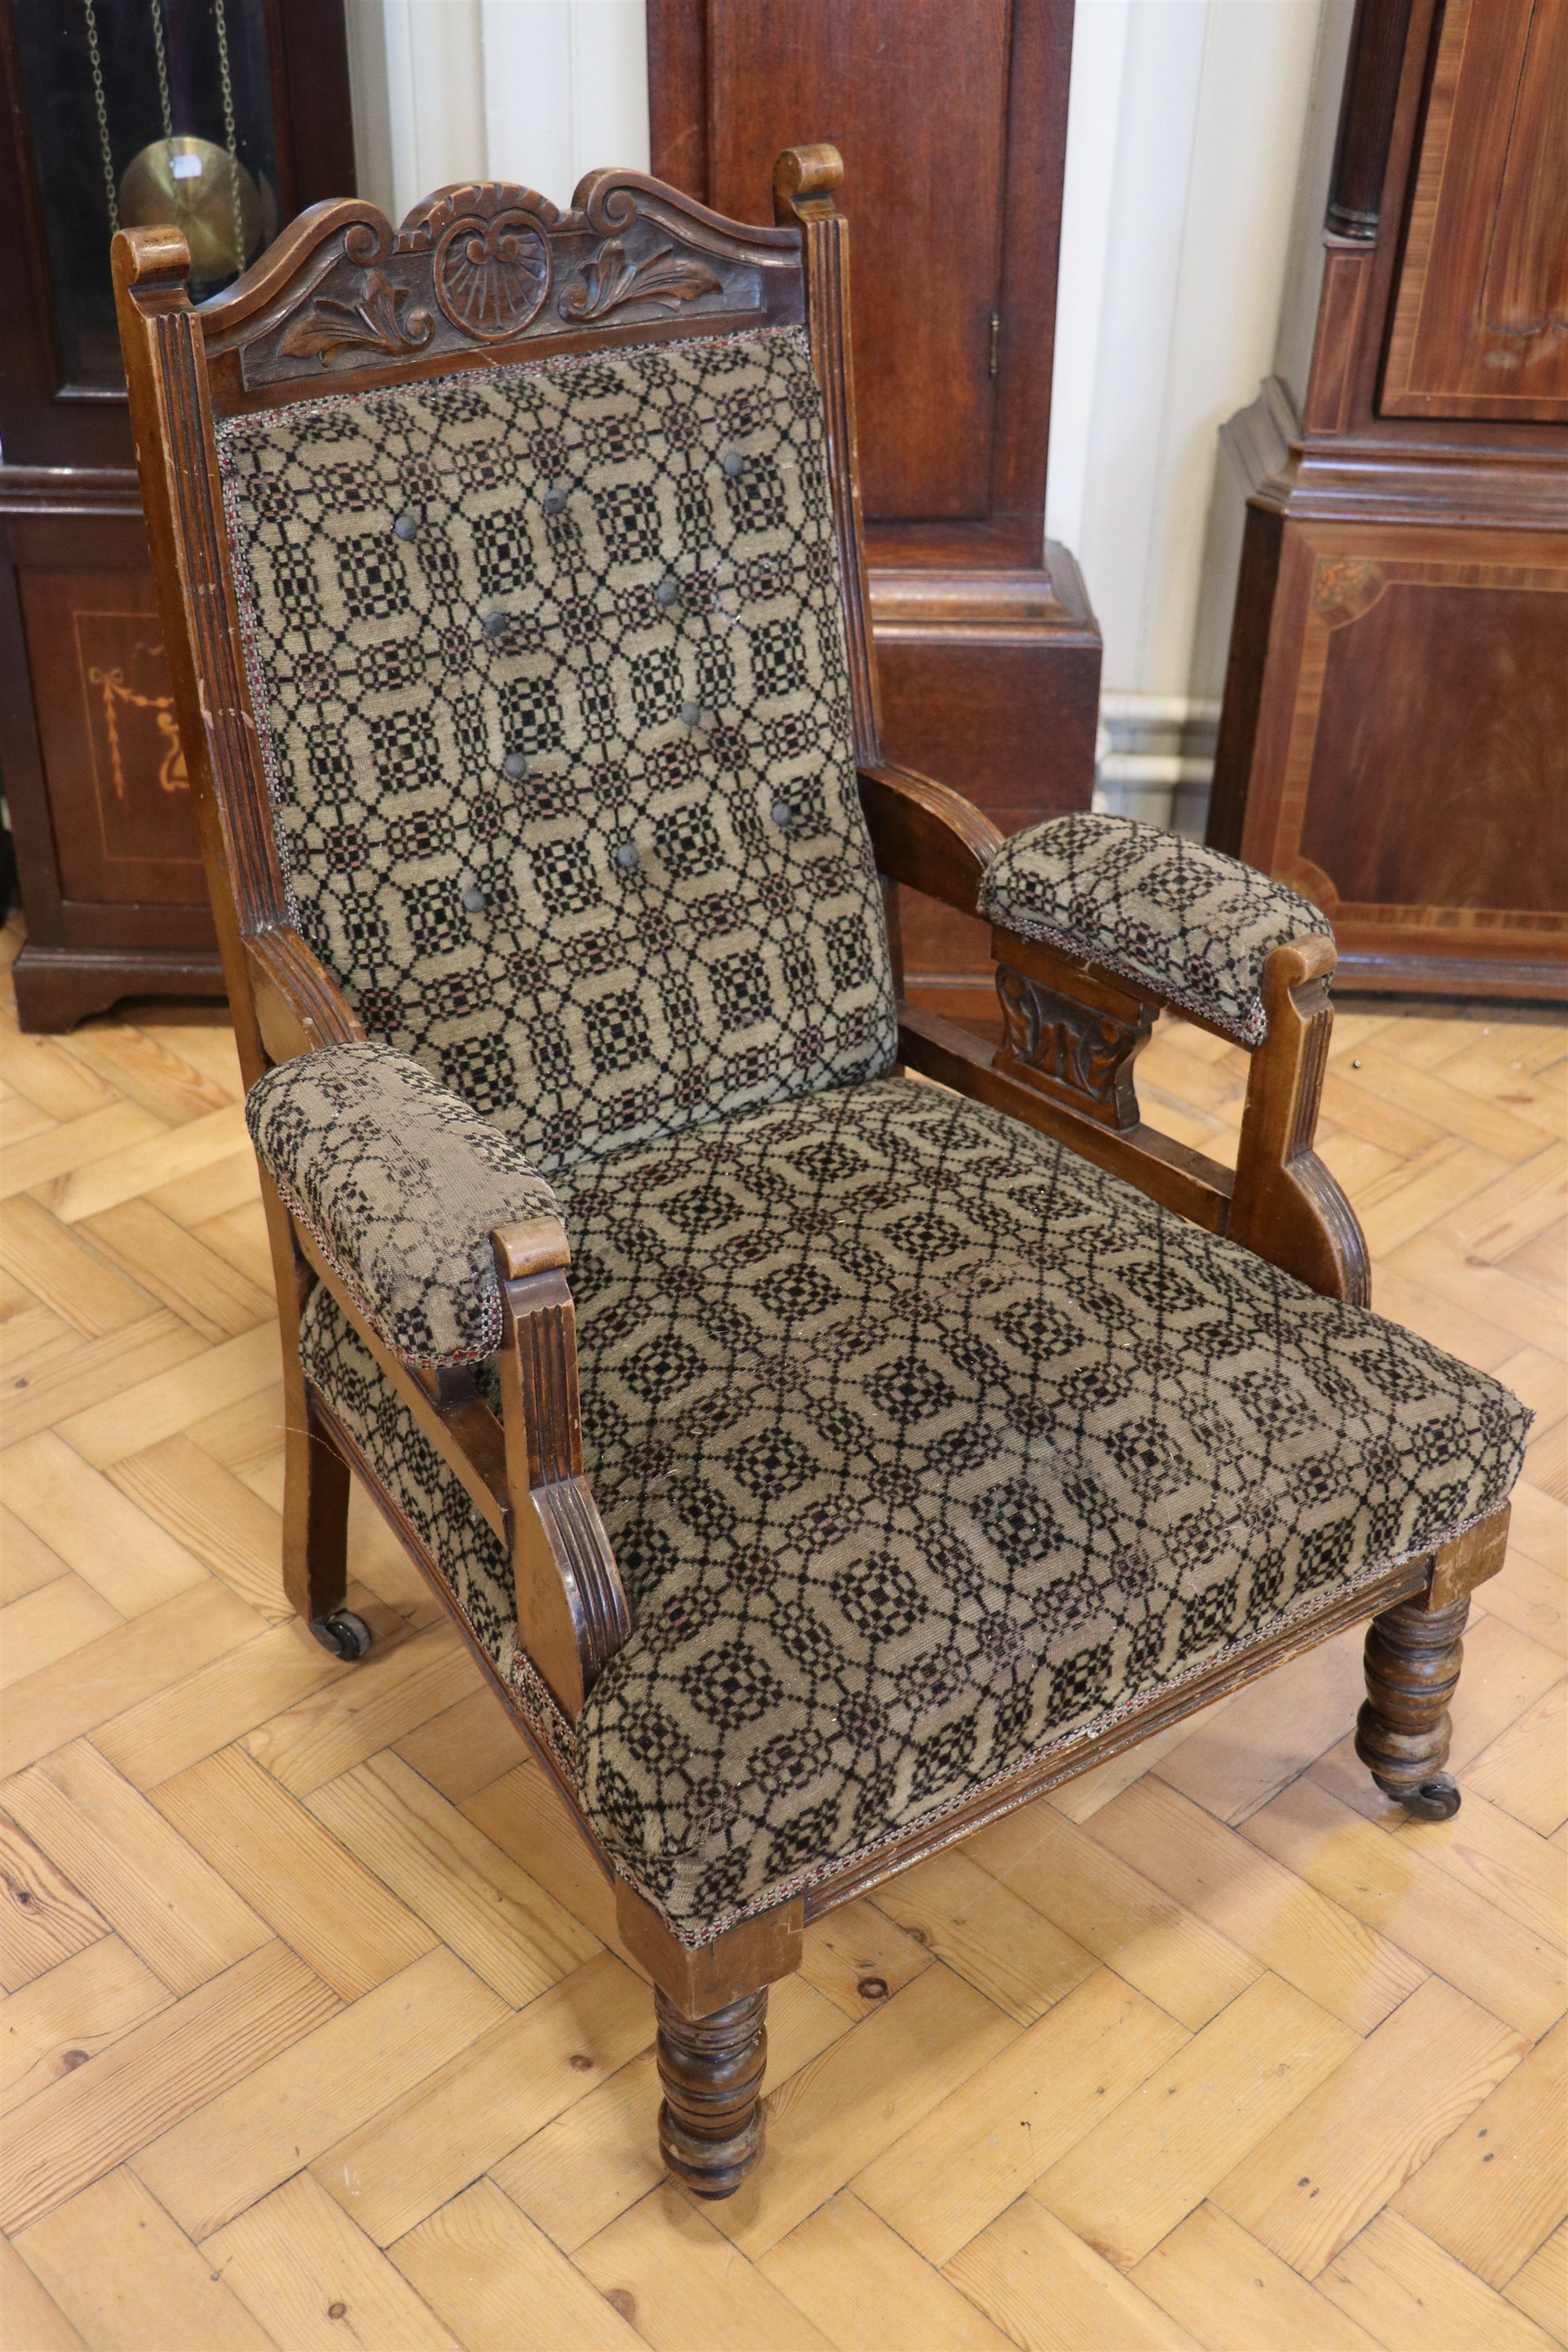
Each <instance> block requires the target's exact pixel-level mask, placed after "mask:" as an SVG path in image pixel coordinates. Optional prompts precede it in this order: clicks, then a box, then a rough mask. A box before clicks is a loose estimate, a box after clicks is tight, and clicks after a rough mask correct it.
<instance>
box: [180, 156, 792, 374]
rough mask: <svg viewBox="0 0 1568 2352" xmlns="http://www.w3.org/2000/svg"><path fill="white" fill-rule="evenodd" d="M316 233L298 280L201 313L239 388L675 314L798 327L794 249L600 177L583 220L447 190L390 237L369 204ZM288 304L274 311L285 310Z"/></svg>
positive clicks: (494, 193)
mask: <svg viewBox="0 0 1568 2352" xmlns="http://www.w3.org/2000/svg"><path fill="white" fill-rule="evenodd" d="M353 215H354V216H353V217H351V218H350V219H349V220H347V221H346V222H342V221H339V222H332V221H326V222H323V224H322V226H321V230H320V232H319V241H318V242H317V243H316V244H315V245H314V246H313V247H311V246H307V247H304V248H303V249H302V250H301V251H300V253H299V256H298V258H297V260H296V261H295V263H294V265H293V268H294V275H293V276H292V277H291V278H289V279H288V280H286V281H285V283H284V285H283V287H281V288H279V289H276V291H275V292H274V294H273V296H272V299H269V300H268V301H267V302H266V303H265V304H263V305H258V303H257V302H256V301H255V299H254V298H253V299H252V301H251V303H250V305H249V307H248V310H242V311H240V313H239V315H238V316H237V317H236V318H235V320H234V324H233V326H232V327H230V326H227V325H226V322H225V320H224V318H223V315H222V314H223V310H224V307H225V304H226V299H227V298H226V297H222V296H220V297H219V298H217V300H216V302H215V303H214V304H213V305H211V306H210V311H209V315H210V317H211V324H210V327H209V329H208V338H209V341H208V348H209V350H214V351H216V350H222V349H224V348H226V347H233V346H234V345H237V346H238V351H239V362H240V370H241V374H242V378H243V381H244V383H245V384H246V385H247V388H252V389H259V388H260V387H262V386H263V385H267V384H275V383H286V382H289V381H297V380H299V379H300V378H303V379H305V380H307V381H310V380H314V381H316V382H320V381H321V376H322V374H323V373H326V374H333V373H342V372H345V371H348V370H363V369H366V368H374V367H376V366H378V365H383V364H385V363H386V362H396V361H399V360H405V359H410V358H413V357H415V356H416V355H417V356H420V357H423V358H426V359H431V358H438V357H440V356H442V355H444V354H447V353H451V354H453V355H454V356H456V355H458V354H467V355H468V356H469V357H478V356H479V354H480V353H482V352H484V351H486V350H488V349H498V350H499V349H500V346H502V345H505V344H509V343H517V342H520V341H527V342H534V341H546V340H548V339H549V338H551V337H556V338H561V337H564V336H566V335H570V334H573V333H577V334H581V332H582V331H583V330H584V328H592V327H595V326H596V325H597V324H598V323H599V322H600V321H601V320H611V319H612V318H613V320H614V324H615V326H616V327H617V328H618V327H620V326H621V325H622V324H623V322H624V323H625V324H626V326H628V327H630V326H633V325H635V324H637V323H642V324H645V325H646V326H647V327H648V328H650V329H657V328H659V327H666V328H668V322H669V321H671V320H673V319H674V318H675V317H676V316H677V314H679V315H680V316H682V317H683V318H684V317H688V316H691V315H692V314H697V315H700V316H702V317H704V318H706V317H707V316H708V315H709V314H711V315H712V317H713V319H714V322H715V324H716V325H718V324H720V323H722V324H723V325H724V326H730V325H735V326H740V325H744V324H749V323H756V324H760V323H762V320H763V318H773V319H778V320H784V319H786V318H790V319H798V318H799V317H800V315H801V308H800V301H799V297H798V291H792V290H791V289H798V275H797V273H798V260H797V257H796V255H795V253H794V252H792V251H787V250H777V249H770V248H769V247H767V245H766V244H765V243H764V240H763V237H762V236H759V237H758V247H759V248H760V249H757V250H754V251H748V249H747V245H748V239H747V235H746V233H745V232H744V231H742V232H739V233H738V234H726V233H724V232H723V231H722V230H721V227H720V225H718V224H716V223H715V224H710V223H707V222H705V221H704V220H703V219H702V218H701V216H700V215H698V216H696V217H694V218H691V219H688V218H686V217H683V215H682V211H681V209H680V207H679V200H678V199H676V198H674V197H673V196H672V194H669V193H668V192H666V191H662V190H658V189H649V188H648V187H647V184H646V183H637V182H633V183H632V184H626V182H623V181H621V180H619V179H617V178H606V179H605V180H603V181H601V182H600V183H599V184H596V185H595V187H594V188H593V190H592V192H591V193H590V194H589V196H588V199H587V202H586V203H585V205H584V207H583V209H582V210H581V211H572V212H563V211H561V210H560V209H559V208H558V207H557V206H556V205H552V203H551V202H550V200H549V198H548V197H547V196H542V195H540V194H538V193H537V192H536V191H535V190H533V189H531V188H524V187H520V186H517V185H515V184H512V183H510V182H507V181H496V180H489V181H483V182H476V183H475V184H472V185H470V186H465V187H451V188H445V189H443V190H442V191H441V192H440V193H439V194H437V195H435V196H432V197H431V198H430V199H429V200H428V201H427V202H426V204H424V205H420V206H419V207H418V208H417V209H416V211H414V212H413V213H411V214H410V215H409V216H408V218H407V219H406V220H405V222H404V224H403V226H402V227H401V228H400V229H398V230H396V231H395V232H394V230H393V228H392V226H391V225H390V223H389V222H387V221H386V220H385V219H384V218H383V217H382V215H379V214H377V213H374V212H371V211H370V209H369V207H368V206H363V205H356V206H354V207H353ZM279 296H281V299H279Z"/></svg>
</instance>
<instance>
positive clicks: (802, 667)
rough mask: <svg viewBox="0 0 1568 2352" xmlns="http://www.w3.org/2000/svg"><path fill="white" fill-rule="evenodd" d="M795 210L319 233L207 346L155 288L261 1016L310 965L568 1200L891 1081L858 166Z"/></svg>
mask: <svg viewBox="0 0 1568 2352" xmlns="http://www.w3.org/2000/svg"><path fill="white" fill-rule="evenodd" d="M781 177H782V180H783V183H784V194H785V208H786V209H789V210H791V211H792V214H793V216H792V217H791V218H790V219H789V220H788V221H787V223H786V225H784V226H779V227H775V228H773V229H758V228H752V227H748V226H744V225H742V224H739V223H735V222H728V221H722V220H721V219H720V218H719V217H718V216H717V215H712V214H710V213H708V212H707V211H706V210H705V209H704V208H703V207H702V206H700V205H696V204H694V203H692V202H691V201H690V200H689V199H688V198H685V197H683V196H680V195H679V194H676V193H675V192H674V191H672V190H670V189H668V188H665V187H662V186H660V185H659V184H657V183H655V182H652V181H648V180H646V179H643V178H641V177H638V176H635V175H630V174H609V173H601V174H596V175H594V176H593V177H592V178H591V179H590V180H588V181H586V182H584V185H583V187H582V188H580V189H579V191H578V197H577V203H576V205H575V206H574V209H573V210H572V211H571V212H569V213H564V214H562V213H558V212H557V211H556V209H555V207H554V206H553V205H550V204H549V203H548V202H546V201H545V200H544V199H543V198H542V197H540V196H538V195H536V194H531V192H529V191H526V190H523V189H520V188H516V187H510V186H502V185H497V184H486V185H482V186H474V187H459V188H448V189H444V190H442V191H440V192H438V194H437V195H435V196H434V197H432V198H430V199H428V200H427V201H426V203H425V204H423V205H419V206H417V207H416V210H415V211H414V212H413V213H412V214H411V215H409V217H408V219H407V220H406V221H405V223H404V225H403V226H402V228H401V229H400V230H398V231H397V232H396V233H394V231H393V230H392V228H391V227H390V226H389V225H388V223H387V222H386V221H385V220H384V217H383V216H382V215H380V214H379V213H378V212H376V211H375V210H374V207H372V206H370V205H364V204H359V203H342V204H336V205H320V206H317V207H316V208H315V209H314V211H312V212H310V213H308V214H306V215H303V216H302V217H301V219H300V220H299V221H297V222H295V223H294V224H293V226H291V227H290V228H289V230H288V231H287V232H286V233H285V235H284V236H282V237H281V238H280V239H279V241H278V243H277V244H276V245H275V246H274V247H272V248H271V250H270V251H269V252H268V254H267V255H265V256H263V257H262V258H261V259H260V260H259V261H258V263H257V264H256V265H255V266H254V267H253V268H251V269H250V270H249V271H248V272H247V274H246V276H245V277H244V278H241V279H240V280H239V281H238V282H237V284H236V285H235V286H234V287H233V288H231V289H229V291H228V292H227V293H226V294H225V295H222V296H219V297H218V298H217V299H216V300H214V301H212V302H209V303H207V304H205V305H204V306H202V308H201V309H200V310H192V309H191V307H190V305H189V303H188V300H187V299H185V297H184V291H183V289H182V288H181V286H180V283H179V280H180V278H182V277H183V275H184V256H183V249H181V248H180V247H179V240H178V239H177V238H175V237H174V235H173V233H172V232H161V231H149V232H141V233H139V234H136V235H133V236H132V237H131V238H128V239H122V240H121V247H120V248H119V249H118V250H117V256H116V262H117V277H118V278H119V279H120V282H121V331H122V336H123V339H124V341H125V346H126V354H127V364H128V373H129V374H130V379H131V385H132V410H133V420H134V422H135V424H136V427H137V441H138V447H139V452H140V454H141V458H142V469H143V482H144V489H145V491H146V493H147V506H148V512H149V525H150V530H151V532H152V536H153V544H154V550H155V554H157V555H160V556H162V557H163V561H161V562H158V564H157V566H156V568H157V569H158V571H159V572H160V575H161V582H162V586H163V594H164V599H165V611H164V622H165V632H166V636H167V639H168V641H169V647H170V652H171V656H172V659H173V667H174V676H175V684H176V690H177V692H178V693H179V695H180V702H179V716H180V720H181V729H182V735H183V737H184V740H185V741H186V746H187V758H188V759H189V760H190V761H191V765H192V768H193V772H194V781H195V783H196V787H197V793H198V803H199V804H200V805H201V806H202V808H203V814H204V835H205V846H206V849H207V854H208V863H209V869H210V873H211V879H212V883H213V891H214V898H215V902H216V904H217V908H218V912H219V917H220V930H222V931H223V932H224V933H225V935H226V938H225V944H226V956H230V957H231V963H230V969H229V973H228V977H229V982H230V991H231V996H233V995H235V993H236V992H237V991H238V992H241V993H243V992H245V990H246V988H247V980H246V971H245V962H246V960H245V958H244V955H243V952H239V953H237V954H234V953H233V952H232V951H234V950H238V949H239V946H240V942H241V940H243V938H244V936H246V935H255V934H256V933H258V932H262V931H266V930H268V929H278V928H279V927H289V926H291V927H293V928H295V929H298V931H299V932H300V935H301V936H302V937H303V939H304V940H305V942H306V944H307V946H308V947H309V948H310V949H311V950H313V952H314V954H315V955H316V956H317V958H318V959H319V960H320V961H321V964H322V965H324V966H325V968H326V970H327V971H328V972H329V973H330V974H331V977H332V979H333V980H335V982H337V983H338V985H339V986H340V988H341V989H342V992H343V993H344V995H345V996H346V997H347V998H348V1000H349V1003H350V1004H351V1005H352V1006H353V1010H354V1012H355V1013H357V1015H358V1017H359V1020H360V1021H361V1023H362V1024H363V1027H364V1029H365V1031H366V1033H367V1034H370V1035H372V1036H374V1037H378V1038H382V1039H384V1040H385V1041H386V1042H387V1043H389V1044H392V1045H396V1046H398V1047H400V1048H402V1049H403V1050H405V1051H406V1052H410V1053H413V1054H415V1055H417V1056H418V1057H419V1058H420V1059H421V1060H422V1061H424V1062H425V1063H426V1065H427V1066H429V1067H430V1068H431V1069H433V1070H434V1071H435V1072H436V1073H437V1075H438V1076H441V1077H442V1078H443V1079H444V1080H445V1081H446V1082H447V1084H448V1085H450V1086H452V1087H454V1088H455V1089H456V1090H457V1091H458V1093H460V1094H462V1095H463V1096H464V1097H466V1098H467V1099H468V1101H469V1102H470V1103H471V1104H472V1105H473V1106H474V1107H475V1108H477V1109H479V1111H481V1112H482V1113H483V1114H485V1116H487V1117H488V1118H491V1119H492V1120H494V1122H495V1123H496V1124H497V1125H498V1126H500V1127H501V1128H502V1129H505V1130H507V1131H508V1132H509V1133H511V1134H513V1135H515V1136H516V1137H517V1138H518V1139H519V1140H520V1141H521V1142H522V1143H523V1144H524V1146H525V1148H527V1149H528V1150H531V1152H532V1153H533V1154H534V1155H535V1156H536V1157H537V1159H538V1160H540V1162H541V1163H542V1164H544V1165H547V1166H548V1165H555V1164H559V1163H560V1162H562V1161H563V1160H570V1159H574V1158H578V1157H581V1156H583V1155H584V1154H588V1153H597V1152H601V1151H605V1150H611V1149H613V1148H615V1147H616V1145H619V1144H623V1143H628V1142H632V1141H635V1140H638V1139H644V1138H646V1137H648V1136H651V1135H656V1134H658V1133H660V1132H664V1131H668V1130H671V1129H675V1128H678V1127H680V1126H683V1125H686V1124H688V1123H689V1122H690V1121H693V1120H699V1119H702V1118H711V1117H713V1116H715V1115H718V1114H720V1113H721V1112H724V1111H729V1110H733V1109H740V1108H744V1107H746V1106H747V1105H749V1104H752V1103H758V1102H763V1101H768V1100H773V1099H776V1098H778V1097H782V1096H785V1095H789V1094H793V1093H796V1092H801V1091H805V1090H807V1089H811V1088H815V1087H822V1086H826V1085H832V1084H837V1083H841V1082H843V1081H846V1080H849V1079H853V1078H857V1077H861V1076H871V1075H875V1074H878V1073H879V1072H880V1071H882V1070H885V1069H886V1068H887V1067H888V1066H889V1064H890V1062H891V1059H892V1055H893V1051H894V1043H895V1032H894V1017H893V991H892V982H891V973H890V968H889V956H888V950H887V943H886V938H885V934H884V930H883V924H882V914H881V905H880V898H879V888H878V883H877V877H876V872H875V865H874V860H873V858H872V856H871V852H870V846H869V842H868V835H867V833H866V828H865V823H864V819H863V817H862V814H861V811H860V805H859V798H858V783H857V774H856V767H857V760H858V758H859V759H862V760H869V759H873V758H874V757H875V756H876V717H875V708H874V702H875V696H874V685H873V680H872V674H871V668H870V657H869V651H868V630H867V627H866V621H865V584H864V559H863V555H862V551H861V548H860V543H859V534H858V515H857V507H856V495H855V485H854V449H853V426H852V406H851V395H850V388H849V381H848V369H847V348H846V334H845V303H844V270H845V255H844V247H843V236H844V224H843V221H842V219H841V217H840V216H839V215H837V211H836V208H835V207H834V205H833V197H832V189H833V186H834V185H835V184H837V177H838V169H837V157H836V156H834V155H833V153H832V151H831V150H827V151H802V152H796V153H795V154H793V155H792V156H790V157H786V158H784V159H781ZM161 541H162V542H163V543H162V544H160V542H161ZM193 736H195V738H196V739H197V740H196V742H195V758H194V759H193V758H192V757H191V753H192V748H193V746H192V737H193ZM225 899H228V900H229V901H230V902H231V903H230V906H229V907H228V908H227V909H226V908H225V905H224V901H225ZM226 913H227V914H228V916H229V918H230V919H228V920H227V921H225V919H224V918H225V915H226ZM241 1028H242V1039H241V1042H242V1049H243V1048H244V1045H245V1042H246V1041H245V1037H244V1034H243V1032H244V1024H241ZM254 1058H255V1059H256V1061H257V1066H259V1047H258V1046H257V1049H256V1054H255V1056H254Z"/></svg>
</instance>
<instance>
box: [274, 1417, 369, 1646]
mask: <svg viewBox="0 0 1568 2352" xmlns="http://www.w3.org/2000/svg"><path fill="white" fill-rule="evenodd" d="M289 1385H294V1384H293V1383H290V1384H289ZM297 1385H298V1391H299V1393H298V1396H297V1397H290V1398H289V1406H290V1411H289V1423H288V1433H287V1436H286V1440H285V1451H284V1457H283V1589H284V1591H285V1592H286V1593H287V1594H288V1596H289V1601H291V1602H292V1603H293V1605H294V1607H295V1608H296V1609H297V1610H298V1611H299V1612H300V1616H301V1617H302V1618H303V1619H304V1620H305V1622H306V1624H307V1625H309V1627H310V1631H311V1633H313V1634H314V1635H315V1637H316V1639H317V1641H318V1642H320V1643H321V1647H322V1648H323V1649H324V1650H330V1651H331V1653H332V1654H333V1656H334V1657H338V1658H345V1659H354V1658H363V1656H364V1654H365V1652H366V1651H367V1650H368V1649H369V1648H370V1644H371V1632H370V1627H369V1626H368V1625H367V1624H366V1623H365V1622H364V1620H363V1617H359V1616H356V1615H355V1614H354V1612H353V1610H352V1609H345V1608H344V1606H343V1602H344V1600H345V1599H346V1597H347V1594H348V1534H349V1477H350V1472H349V1465H348V1464H347V1463H346V1462H345V1461H344V1460H343V1457H342V1454H340V1453H339V1452H338V1449H337V1447H336V1446H335V1445H334V1444H332V1442H331V1438H330V1437H329V1436H328V1435H327V1433H326V1432H325V1431H324V1430H323V1429H322V1428H321V1424H320V1423H319V1422H318V1421H317V1420H316V1419H315V1417H314V1415H313V1414H312V1413H311V1412H310V1405H309V1403H308V1402H307V1401H306V1397H305V1384H304V1381H303V1380H302V1379H300V1380H299V1381H298V1383H297Z"/></svg>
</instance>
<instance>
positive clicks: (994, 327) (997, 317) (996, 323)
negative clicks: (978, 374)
mask: <svg viewBox="0 0 1568 2352" xmlns="http://www.w3.org/2000/svg"><path fill="white" fill-rule="evenodd" d="M1001 341H1002V313H1001V311H1000V310H993V311H992V313H991V346H990V353H989V356H988V358H987V360H986V362H985V373H986V374H987V375H994V374H995V373H996V360H997V352H998V348H999V346H1000V344H1001Z"/></svg>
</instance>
